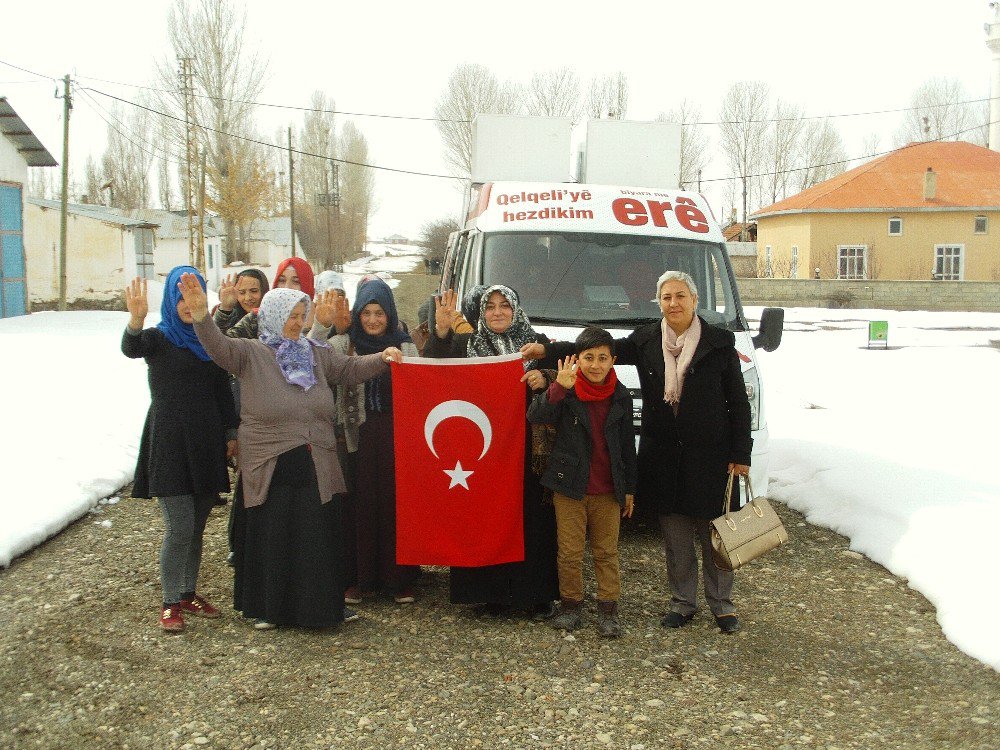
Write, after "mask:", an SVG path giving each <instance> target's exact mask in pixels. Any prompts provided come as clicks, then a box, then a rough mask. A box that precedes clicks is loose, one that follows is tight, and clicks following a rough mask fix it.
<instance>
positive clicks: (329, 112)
mask: <svg viewBox="0 0 1000 750" xmlns="http://www.w3.org/2000/svg"><path fill="white" fill-rule="evenodd" d="M309 108H310V111H307V112H306V113H305V115H304V116H303V118H302V129H301V130H300V131H299V133H298V135H297V136H296V139H295V144H296V146H295V147H296V149H297V150H300V151H304V152H306V153H308V154H316V155H317V156H316V157H313V156H303V157H301V158H296V169H295V182H296V189H295V192H296V193H297V195H298V202H297V203H296V211H295V219H296V222H295V223H296V228H295V229H296V232H298V234H299V237H300V239H301V241H302V247H303V250H304V251H305V253H306V256H307V257H309V258H317V259H322V260H320V261H319V262H320V263H321V264H322V265H323V267H324V268H329V267H330V266H331V264H332V263H333V262H334V260H333V257H334V255H335V253H334V236H333V225H334V222H335V221H336V219H335V218H334V212H335V207H334V206H331V205H329V203H328V202H327V205H320V204H319V201H320V199H319V196H320V195H329V194H331V193H333V192H334V191H335V186H334V184H333V166H332V162H331V160H332V159H334V158H335V157H336V156H337V131H336V123H335V117H334V114H333V109H334V101H333V99H332V98H330V97H328V96H327V95H326V94H325V93H323V92H322V91H314V92H313V94H312V98H311V99H310V100H309ZM317 157H318V158H317Z"/></svg>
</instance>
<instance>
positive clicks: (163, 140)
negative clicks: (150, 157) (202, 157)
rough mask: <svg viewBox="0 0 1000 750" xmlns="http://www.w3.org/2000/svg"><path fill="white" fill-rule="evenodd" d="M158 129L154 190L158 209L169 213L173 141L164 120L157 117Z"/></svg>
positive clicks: (172, 195)
mask: <svg viewBox="0 0 1000 750" xmlns="http://www.w3.org/2000/svg"><path fill="white" fill-rule="evenodd" d="M158 119H159V121H160V122H159V127H157V129H156V131H157V134H156V140H155V143H156V147H157V150H158V151H159V159H158V161H157V165H156V189H157V192H158V193H159V198H160V208H162V209H163V210H164V211H169V210H170V207H171V206H172V205H174V192H173V184H172V182H171V179H170V171H171V170H170V162H171V158H170V155H171V153H172V150H173V139H172V138H171V136H170V128H169V126H168V125H166V123H165V118H162V117H159V118H158Z"/></svg>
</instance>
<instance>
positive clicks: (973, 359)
mask: <svg viewBox="0 0 1000 750" xmlns="http://www.w3.org/2000/svg"><path fill="white" fill-rule="evenodd" d="M758 310H759V308H758V309H755V310H748V311H747V312H748V315H750V317H755V316H754V315H752V314H751V313H752V312H757V311H758ZM787 319H788V321H789V325H788V329H789V330H786V332H785V337H784V340H783V342H782V344H781V347H780V348H779V349H778V350H777V351H775V352H772V353H770V354H767V353H764V354H762V355H760V356H759V362H760V366H761V369H762V378H763V382H764V395H765V398H766V409H767V416H768V425H769V427H770V431H771V463H770V471H769V473H770V479H771V484H770V489H769V492H768V494H769V495H770V497H772V498H775V499H777V500H780V501H781V502H784V503H787V504H788V505H789V506H790V507H792V508H795V509H796V510H799V511H801V512H802V513H804V514H805V516H806V518H808V519H809V521H810V522H812V523H816V524H819V525H822V526H826V527H829V528H831V529H833V530H834V531H837V532H839V533H841V534H843V535H845V536H847V537H849V538H850V539H851V548H852V549H854V550H856V551H858V552H861V553H864V554H865V555H867V556H868V557H870V558H871V559H872V560H874V561H876V562H878V563H880V564H882V565H884V566H885V567H886V568H888V569H889V570H890V571H892V572H893V573H895V574H897V575H899V576H902V577H904V578H906V579H908V581H909V584H910V586H912V587H913V588H914V589H916V590H918V591H920V592H921V593H922V594H924V595H925V596H926V597H927V598H928V599H929V600H930V601H931V602H932V603H933V604H934V606H935V607H936V608H937V616H938V622H939V623H940V624H941V627H942V629H943V630H944V633H945V635H946V636H947V637H948V639H949V640H951V641H952V642H953V643H955V644H956V645H957V646H958V647H959V648H960V649H962V650H963V651H965V652H966V653H968V654H970V655H971V656H974V657H976V658H977V659H979V660H981V661H983V662H985V663H986V664H989V665H990V666H992V667H993V668H995V669H998V670H1000V641H998V640H997V638H996V636H995V634H994V633H993V632H992V631H991V629H990V628H988V627H984V626H983V623H986V622H995V621H996V620H997V619H998V617H1000V602H998V599H997V597H996V596H995V595H994V593H993V589H994V588H995V587H992V586H991V585H990V584H989V583H987V582H986V581H987V580H988V577H989V571H990V570H991V569H992V564H991V563H992V562H993V558H994V554H993V550H994V549H995V546H996V544H995V529H997V528H998V527H1000V475H998V474H997V472H996V471H995V469H994V467H995V464H994V461H995V460H996V458H995V446H996V440H995V437H994V435H995V432H994V431H995V426H996V425H997V424H1000V399H997V397H996V394H995V388H996V383H997V382H1000V351H998V350H997V348H996V347H998V346H1000V314H989V313H928V312H893V311H885V310H840V311H832V310H822V309H797V310H789V311H788V318H787ZM869 320H888V321H889V346H890V347H899V348H890V349H889V350H887V351H878V350H868V349H866V341H867V326H868V321H869ZM792 535H793V540H794V530H793V532H792ZM900 616H901V617H906V614H905V613H900Z"/></svg>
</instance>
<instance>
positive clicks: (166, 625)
mask: <svg viewBox="0 0 1000 750" xmlns="http://www.w3.org/2000/svg"><path fill="white" fill-rule="evenodd" d="M160 627H161V628H163V631H164V632H165V633H180V632H181V631H182V630H184V615H182V614H181V607H180V605H179V604H172V605H171V606H169V607H164V608H163V610H162V611H161V612H160Z"/></svg>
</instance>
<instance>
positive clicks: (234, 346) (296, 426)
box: [194, 316, 389, 508]
mask: <svg viewBox="0 0 1000 750" xmlns="http://www.w3.org/2000/svg"><path fill="white" fill-rule="evenodd" d="M194 330H195V333H197V334H198V339H199V340H200V341H201V343H202V346H204V347H205V351H206V352H208V355H209V356H210V357H211V358H212V359H213V360H214V361H215V362H216V364H218V365H219V366H220V367H222V368H223V369H225V370H228V371H229V372H231V373H232V374H233V375H235V376H236V377H238V378H239V379H240V420H241V421H240V429H239V440H240V476H241V478H242V480H243V501H244V505H245V506H246V507H248V508H252V507H254V506H257V505H261V504H263V502H264V500H266V499H267V490H268V487H269V486H270V484H271V475H272V474H273V473H274V467H275V464H276V463H277V459H278V456H280V455H281V454H282V453H285V452H286V451H289V450H291V449H292V448H297V447H298V446H300V445H309V446H311V449H312V458H313V463H314V464H315V465H316V479H317V481H318V483H319V491H320V499H321V501H322V502H324V503H325V502H329V501H330V500H331V499H332V498H333V495H334V494H336V493H338V492H346V491H347V485H346V484H345V483H344V475H343V473H342V471H341V468H340V463H339V462H338V461H337V439H336V437H335V436H334V430H333V424H334V414H333V411H334V410H333V391H332V387H336V386H339V385H354V384H357V383H362V382H364V381H365V380H368V379H369V378H373V377H375V376H376V375H380V374H381V373H383V372H385V371H386V370H387V369H388V368H389V365H388V364H386V363H385V362H384V361H383V360H382V355H381V354H377V353H376V354H369V355H366V356H363V357H348V356H346V355H344V354H341V353H339V352H335V351H333V350H332V349H326V348H321V347H316V348H314V349H313V352H314V353H315V355H316V385H314V386H312V387H311V388H310V389H309V390H303V388H302V387H301V386H297V385H292V384H290V383H288V382H287V381H286V380H285V378H284V376H283V375H282V374H281V370H280V369H279V368H278V362H277V360H276V359H275V357H274V351H273V350H272V349H271V348H270V347H268V346H267V345H266V344H263V343H261V342H260V340H257V339H234V338H229V337H228V336H225V335H223V333H222V332H221V331H220V330H219V327H218V326H217V325H216V324H215V322H214V321H213V320H212V318H211V317H210V316H205V319H204V320H202V321H201V322H200V323H195V324H194Z"/></svg>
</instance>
